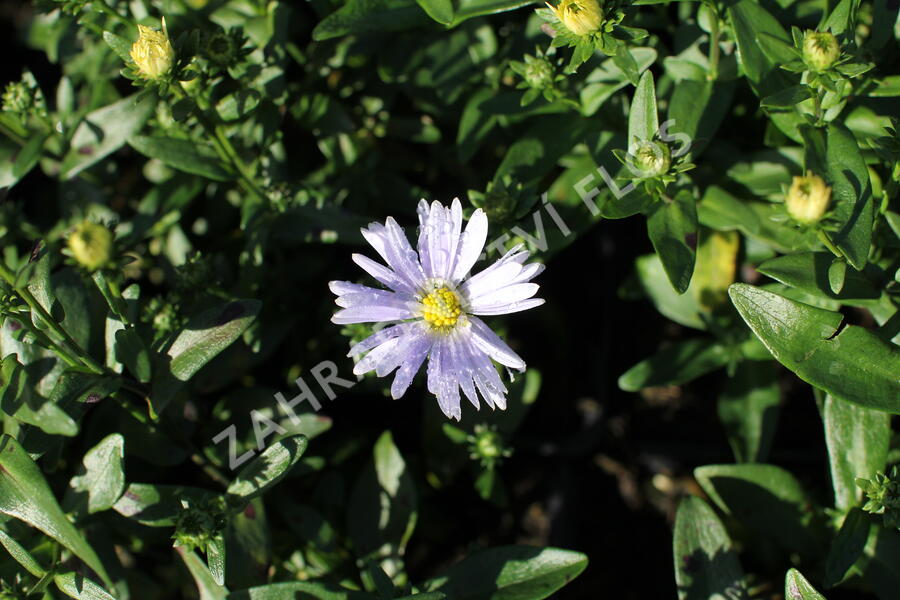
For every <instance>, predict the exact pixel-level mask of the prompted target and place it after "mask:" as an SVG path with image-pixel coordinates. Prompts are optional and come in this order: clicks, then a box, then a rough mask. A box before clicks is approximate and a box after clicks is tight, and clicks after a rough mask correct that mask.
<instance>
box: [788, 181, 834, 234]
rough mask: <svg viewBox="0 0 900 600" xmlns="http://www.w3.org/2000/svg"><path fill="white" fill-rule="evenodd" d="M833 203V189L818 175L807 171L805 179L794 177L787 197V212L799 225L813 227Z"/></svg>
mask: <svg viewBox="0 0 900 600" xmlns="http://www.w3.org/2000/svg"><path fill="white" fill-rule="evenodd" d="M830 202H831V188H830V187H828V186H827V185H825V181H824V180H823V179H822V178H821V177H819V176H818V175H813V174H812V172H811V171H807V172H806V175H805V176H803V177H800V176H797V177H794V181H793V182H792V183H791V189H790V190H789V191H788V196H787V211H788V214H789V215H791V217H792V218H793V219H794V220H795V221H797V222H798V223H802V224H804V225H812V224H813V223H818V222H819V221H820V220H821V219H822V217H823V216H824V215H825V211H826V210H827V209H828V204H829V203H830Z"/></svg>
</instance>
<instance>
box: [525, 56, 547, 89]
mask: <svg viewBox="0 0 900 600" xmlns="http://www.w3.org/2000/svg"><path fill="white" fill-rule="evenodd" d="M529 59H530V60H529ZM525 82H526V83H527V84H528V85H529V87H533V88H537V89H543V88H545V87H547V86H549V85H551V84H552V83H553V65H551V64H550V61H548V60H547V59H546V58H541V57H538V58H532V57H531V56H526V57H525Z"/></svg>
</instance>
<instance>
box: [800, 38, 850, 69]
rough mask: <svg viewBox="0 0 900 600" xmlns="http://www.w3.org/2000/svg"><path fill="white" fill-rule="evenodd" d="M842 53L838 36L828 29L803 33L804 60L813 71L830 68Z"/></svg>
mask: <svg viewBox="0 0 900 600" xmlns="http://www.w3.org/2000/svg"><path fill="white" fill-rule="evenodd" d="M840 55H841V49H840V46H838V41H837V38H835V37H834V35H833V34H832V33H830V32H828V31H807V32H806V33H804V34H803V62H805V63H806V65H807V66H808V67H809V68H810V69H812V70H813V71H826V70H828V69H830V68H831V67H832V66H833V65H834V63H835V62H837V59H838V58H839V57H840Z"/></svg>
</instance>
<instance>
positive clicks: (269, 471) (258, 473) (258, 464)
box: [227, 435, 309, 509]
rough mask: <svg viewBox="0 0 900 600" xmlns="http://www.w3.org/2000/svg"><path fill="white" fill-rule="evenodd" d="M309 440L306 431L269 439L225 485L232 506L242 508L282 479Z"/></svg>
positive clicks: (295, 462)
mask: <svg viewBox="0 0 900 600" xmlns="http://www.w3.org/2000/svg"><path fill="white" fill-rule="evenodd" d="M308 443H309V440H308V439H307V438H306V436H305V435H293V436H290V437H286V438H283V439H280V440H278V441H277V442H274V443H272V444H271V445H270V446H269V447H268V448H266V449H265V450H264V451H263V452H262V453H261V454H259V456H256V457H255V458H254V459H253V460H251V461H250V462H249V463H247V464H246V465H244V467H243V468H242V469H241V470H240V471H239V472H238V474H237V476H236V477H235V478H234V481H232V482H231V485H229V486H228V491H227V494H228V503H229V505H230V506H232V507H233V508H235V509H240V508H243V507H244V506H245V505H246V504H247V502H249V501H250V500H252V499H253V498H256V497H257V496H259V495H261V494H262V493H263V492H264V491H266V490H267V489H269V488H271V487H272V486H274V485H275V484H277V483H278V482H279V481H281V480H282V479H283V478H284V476H285V475H287V474H288V472H290V470H291V468H293V466H294V465H295V464H297V461H298V460H300V457H301V456H303V452H304V451H306V446H307V445H308Z"/></svg>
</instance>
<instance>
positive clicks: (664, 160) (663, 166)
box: [631, 142, 672, 177]
mask: <svg viewBox="0 0 900 600" xmlns="http://www.w3.org/2000/svg"><path fill="white" fill-rule="evenodd" d="M671 160H672V153H671V151H670V150H669V147H668V146H667V145H665V144H664V143H662V142H641V143H640V144H639V145H638V146H637V148H635V150H634V160H633V163H634V164H633V165H632V166H631V171H632V172H633V173H634V174H635V175H637V176H638V177H657V176H659V175H662V174H663V173H665V172H666V171H668V170H669V165H670V164H671Z"/></svg>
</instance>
